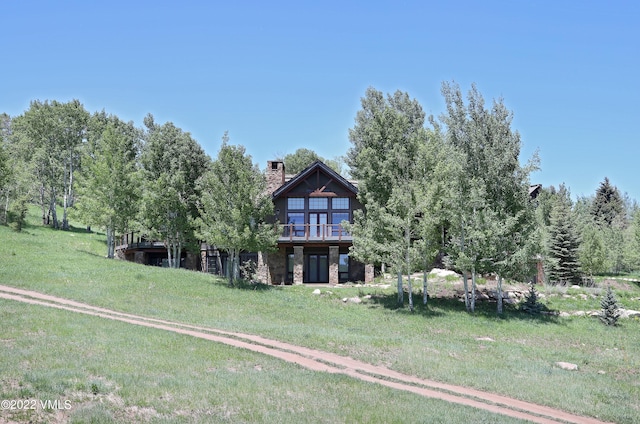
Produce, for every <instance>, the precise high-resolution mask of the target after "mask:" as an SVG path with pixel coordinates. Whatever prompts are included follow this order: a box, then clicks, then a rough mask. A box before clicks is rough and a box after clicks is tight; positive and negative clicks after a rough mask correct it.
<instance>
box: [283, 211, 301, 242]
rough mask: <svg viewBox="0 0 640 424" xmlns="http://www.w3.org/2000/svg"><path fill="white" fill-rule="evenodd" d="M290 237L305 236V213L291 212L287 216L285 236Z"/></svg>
mask: <svg viewBox="0 0 640 424" xmlns="http://www.w3.org/2000/svg"><path fill="white" fill-rule="evenodd" d="M289 235H292V236H294V237H302V236H304V213H301V212H291V213H288V214H287V226H286V228H285V236H289Z"/></svg>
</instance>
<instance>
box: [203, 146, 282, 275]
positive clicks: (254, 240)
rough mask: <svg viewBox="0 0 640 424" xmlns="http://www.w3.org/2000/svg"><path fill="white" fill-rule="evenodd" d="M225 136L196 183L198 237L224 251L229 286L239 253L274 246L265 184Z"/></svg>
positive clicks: (275, 237) (243, 152) (275, 238)
mask: <svg viewBox="0 0 640 424" xmlns="http://www.w3.org/2000/svg"><path fill="white" fill-rule="evenodd" d="M227 143H228V136H227V135H226V134H225V136H224V138H223V143H222V147H221V148H220V151H219V152H218V157H217V159H216V160H215V161H214V162H213V164H212V166H211V170H210V171H208V172H206V173H205V174H204V175H203V176H202V177H201V178H200V179H199V181H198V188H199V191H200V192H201V193H202V195H201V201H200V219H199V234H200V237H201V238H203V239H204V240H205V241H206V242H207V243H209V244H211V245H214V246H216V247H217V248H219V249H222V250H226V251H227V252H228V253H229V257H230V259H231V261H232V262H231V267H230V269H231V270H232V272H230V273H229V284H230V285H233V283H234V281H235V280H236V279H237V278H238V277H239V269H238V267H239V259H240V252H241V251H249V252H256V251H263V250H269V249H271V248H273V247H274V246H275V243H276V241H277V233H276V231H275V228H274V226H273V225H270V224H268V223H267V219H268V218H270V217H272V216H273V203H272V202H271V197H270V196H269V195H268V194H267V193H266V181H265V178H264V175H263V174H262V173H261V172H260V169H259V168H258V166H256V165H254V164H253V162H252V160H251V156H248V155H246V154H245V149H244V147H242V146H233V145H229V144H227Z"/></svg>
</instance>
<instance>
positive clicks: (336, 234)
mask: <svg viewBox="0 0 640 424" xmlns="http://www.w3.org/2000/svg"><path fill="white" fill-rule="evenodd" d="M282 227H283V229H282V233H281V234H282V235H281V236H280V239H279V240H280V241H351V240H353V237H352V236H351V234H349V232H347V231H346V230H345V229H344V228H343V227H342V225H340V224H286V225H283V226H282Z"/></svg>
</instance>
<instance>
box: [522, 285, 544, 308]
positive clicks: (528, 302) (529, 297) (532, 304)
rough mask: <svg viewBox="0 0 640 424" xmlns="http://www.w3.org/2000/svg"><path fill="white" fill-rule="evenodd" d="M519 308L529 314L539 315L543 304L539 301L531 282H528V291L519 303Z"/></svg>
mask: <svg viewBox="0 0 640 424" xmlns="http://www.w3.org/2000/svg"><path fill="white" fill-rule="evenodd" d="M519 309H520V310H521V311H522V312H526V313H528V314H531V315H539V314H540V313H541V312H542V310H543V309H544V305H543V304H542V303H540V300H539V297H538V292H537V291H536V287H535V286H534V285H533V284H529V292H528V293H527V294H526V295H525V296H524V301H523V302H522V303H521V304H520V308H519Z"/></svg>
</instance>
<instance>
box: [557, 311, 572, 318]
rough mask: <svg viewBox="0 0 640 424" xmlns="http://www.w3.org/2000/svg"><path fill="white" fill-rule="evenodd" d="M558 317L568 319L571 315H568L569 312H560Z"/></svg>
mask: <svg viewBox="0 0 640 424" xmlns="http://www.w3.org/2000/svg"><path fill="white" fill-rule="evenodd" d="M558 316H559V317H562V318H568V317H570V316H571V314H569V312H560V314H559V315H558Z"/></svg>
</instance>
